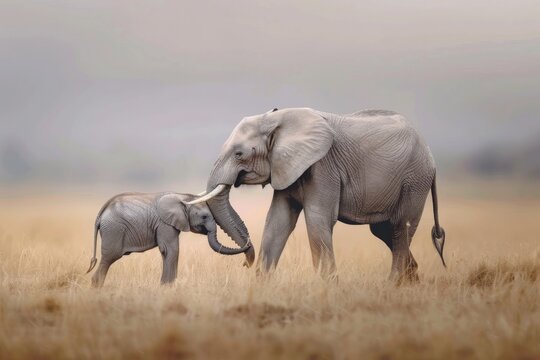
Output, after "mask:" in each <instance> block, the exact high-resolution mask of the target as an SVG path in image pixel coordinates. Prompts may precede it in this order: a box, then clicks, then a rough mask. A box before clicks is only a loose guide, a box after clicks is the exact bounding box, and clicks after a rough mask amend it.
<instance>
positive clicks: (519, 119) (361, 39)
mask: <svg viewBox="0 0 540 360" xmlns="http://www.w3.org/2000/svg"><path fill="white" fill-rule="evenodd" d="M539 18H540V2H538V1H537V0H535V1H504V2H503V1H479V2H473V1H470V0H467V1H463V0H459V1H445V2H442V1H392V2H391V1H379V0H377V1H326V2H320V1H312V0H309V1H308V0H305V1H290V0H288V1H253V0H250V1H212V2H205V1H192V2H188V1H131V0H130V1H111V0H108V1H80V0H77V1H73V0H66V1H45V0H40V1H28V0H25V1H21V0H16V1H4V0H0V152H1V151H4V155H3V158H4V161H14V160H13V159H12V158H14V159H17V157H18V156H19V157H20V156H22V157H24V158H31V159H32V161H33V162H34V163H38V164H41V165H43V164H45V165H46V167H47V168H49V169H52V170H51V172H53V173H54V172H59V173H62V171H64V172H66V174H68V173H69V174H71V175H73V173H76V174H79V175H80V174H82V176H85V174H87V173H94V172H95V173H100V174H101V173H107V172H114V171H131V170H133V173H134V174H136V173H137V168H138V167H139V166H141V167H149V168H150V169H153V168H155V169H163V168H167V167H171V166H174V167H177V168H179V169H182V168H183V167H184V166H185V167H186V168H187V170H186V176H194V175H201V174H206V173H208V171H209V169H210V167H211V166H212V162H213V160H214V159H215V157H216V154H217V152H218V151H219V149H220V147H221V144H222V143H223V141H224V140H225V139H226V138H227V136H228V134H229V132H230V131H231V130H232V128H233V127H234V125H235V124H236V123H237V122H238V121H239V120H240V119H241V118H242V116H246V115H251V114H256V113H261V112H264V111H267V110H268V109H270V108H273V107H279V108H283V107H295V106H308V107H313V108H316V109H319V110H324V111H330V112H336V113H349V112H352V111H355V110H359V109H365V108H383V109H391V110H396V111H399V112H402V113H403V114H405V115H406V116H407V117H409V119H410V120H411V121H412V122H413V123H414V124H416V126H417V127H418V128H419V129H420V131H421V132H422V133H423V135H424V137H425V138H426V140H427V142H428V143H429V145H430V147H431V148H432V149H433V151H434V153H435V157H436V158H437V157H441V158H442V157H451V156H457V155H462V154H464V153H466V152H468V151H471V150H474V149H476V148H479V147H482V146H484V145H485V144H489V143H491V142H497V141H506V140H508V141H517V142H521V141H527V140H528V139H530V138H531V137H533V136H535V135H538V134H539V133H540V119H539V115H538V114H540V96H539V94H540V65H539V64H540V21H538V19H539ZM2 146H3V149H4V150H2ZM6 148H7V149H8V150H5V149H6ZM20 153H22V155H21V154H20ZM13 154H15V155H13ZM6 158H7V159H8V160H6ZM9 159H11V160H9ZM65 168H67V169H68V170H65ZM62 169H63V170H62ZM0 171H2V170H1V167H0ZM4 171H5V169H4ZM156 171H158V170H156ZM177 171H180V170H177ZM150 172H152V170H150ZM66 176H67V175H66ZM158 176H159V175H158ZM164 176H165V175H164ZM175 176H176V175H175ZM75 177H76V176H75ZM113 177H114V176H113ZM105 178H107V176H106V175H105Z"/></svg>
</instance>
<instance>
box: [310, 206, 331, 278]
mask: <svg viewBox="0 0 540 360" xmlns="http://www.w3.org/2000/svg"><path fill="white" fill-rule="evenodd" d="M304 212H305V218H306V226H307V232H308V238H309V246H310V248H311V257H312V261H313V266H314V267H315V269H316V270H317V271H318V272H319V273H320V274H321V276H322V277H323V278H324V279H337V275H336V260H335V257H334V246H333V242H332V233H333V228H334V225H335V223H336V221H335V220H333V219H332V217H331V216H328V215H326V214H321V213H320V212H318V211H312V210H309V209H307V208H306V209H305V211H304Z"/></svg>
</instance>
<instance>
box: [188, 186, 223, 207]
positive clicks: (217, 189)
mask: <svg viewBox="0 0 540 360" xmlns="http://www.w3.org/2000/svg"><path fill="white" fill-rule="evenodd" d="M225 186H226V185H223V184H219V185H218V186H216V187H215V188H214V190H212V191H210V193H208V194H206V195H204V196H203V197H200V198H198V199H195V200H192V201H189V202H186V204H187V205H193V204H198V203H202V202H205V201H208V200H210V199H211V198H213V197H214V196H216V195H218V194H219V193H220V192H222V191H223V189H225Z"/></svg>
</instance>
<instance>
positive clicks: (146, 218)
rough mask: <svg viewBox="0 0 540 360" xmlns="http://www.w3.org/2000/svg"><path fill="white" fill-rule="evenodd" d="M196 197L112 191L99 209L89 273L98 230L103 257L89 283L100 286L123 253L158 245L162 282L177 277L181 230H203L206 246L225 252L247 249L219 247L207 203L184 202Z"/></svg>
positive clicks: (248, 246)
mask: <svg viewBox="0 0 540 360" xmlns="http://www.w3.org/2000/svg"><path fill="white" fill-rule="evenodd" d="M195 198H196V196H194V195H190V194H178V193H152V194H142V193H125V194H120V195H116V196H115V197H113V198H112V199H110V200H109V201H108V202H107V203H105V205H103V207H102V208H101V210H100V212H99V213H98V216H97V218H96V223H95V232H94V257H93V258H92V260H91V263H90V268H89V269H88V272H90V271H91V270H92V269H93V267H94V266H95V264H96V262H97V258H96V243H97V235H98V232H99V233H100V234H101V261H100V263H99V267H98V270H97V271H96V273H95V274H94V276H93V277H92V285H93V286H95V287H101V286H102V285H103V282H104V281H105V277H106V275H107V271H108V270H109V267H110V266H111V265H112V263H114V262H115V261H116V260H118V259H120V258H121V257H122V256H123V255H129V254H131V253H132V252H143V251H146V250H149V249H152V248H154V247H156V246H158V247H159V251H160V252H161V256H162V258H163V274H162V276H161V283H162V284H166V283H171V282H173V281H174V280H175V279H176V273H177V266H178V248H179V240H178V236H179V234H180V232H181V231H191V232H194V233H197V234H207V235H208V243H209V245H210V247H211V248H212V249H213V250H214V251H216V252H218V253H220V254H225V255H235V254H239V253H242V252H245V251H247V250H248V249H249V248H250V247H251V246H250V244H246V246H245V247H243V248H242V249H231V248H228V247H226V246H223V245H221V244H220V243H219V242H218V240H217V237H216V223H215V220H214V218H213V217H212V213H211V212H210V211H209V209H208V207H207V206H206V204H205V203H200V204H194V205H187V204H185V202H188V201H191V200H194V199H195Z"/></svg>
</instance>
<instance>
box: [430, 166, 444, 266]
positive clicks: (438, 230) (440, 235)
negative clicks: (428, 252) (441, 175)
mask: <svg viewBox="0 0 540 360" xmlns="http://www.w3.org/2000/svg"><path fill="white" fill-rule="evenodd" d="M431 198H432V200H433V217H434V218H435V226H433V228H432V229H431V241H432V242H433V245H435V249H437V252H438V253H439V256H440V257H441V261H442V263H443V266H444V267H446V262H445V261H444V257H443V249H444V240H445V232H444V229H443V228H442V226H441V225H440V224H439V204H438V201H437V183H436V181H435V176H433V183H432V184H431Z"/></svg>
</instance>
